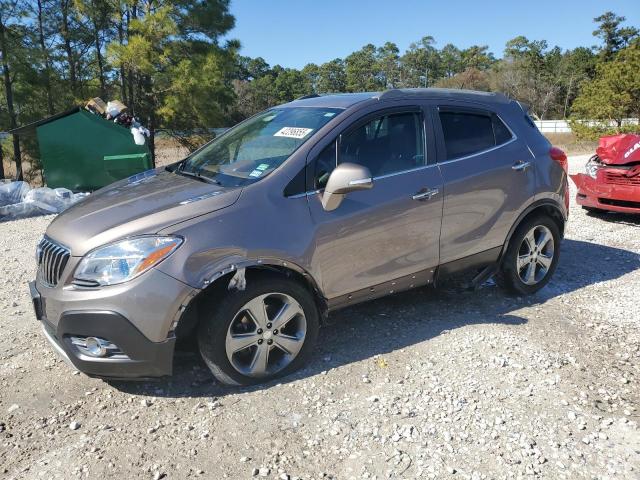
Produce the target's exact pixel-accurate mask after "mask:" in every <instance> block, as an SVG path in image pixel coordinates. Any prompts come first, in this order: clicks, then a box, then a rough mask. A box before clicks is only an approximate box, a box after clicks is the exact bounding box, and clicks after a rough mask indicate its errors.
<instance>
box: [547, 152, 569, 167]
mask: <svg viewBox="0 0 640 480" xmlns="http://www.w3.org/2000/svg"><path fill="white" fill-rule="evenodd" d="M549 156H550V157H551V158H552V159H554V160H555V161H556V162H558V163H559V164H560V166H561V167H562V169H563V170H564V171H565V172H568V171H569V160H568V159H567V154H566V153H564V151H562V150H561V149H559V148H558V147H551V150H549Z"/></svg>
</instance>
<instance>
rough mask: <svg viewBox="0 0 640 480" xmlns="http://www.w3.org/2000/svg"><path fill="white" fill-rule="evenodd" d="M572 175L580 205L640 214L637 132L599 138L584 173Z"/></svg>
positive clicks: (587, 208) (639, 137) (587, 207)
mask: <svg viewBox="0 0 640 480" xmlns="http://www.w3.org/2000/svg"><path fill="white" fill-rule="evenodd" d="M571 178H572V179H573V181H574V182H575V184H576V186H577V187H578V195H577V196H576V201H577V202H578V204H579V205H582V208H584V209H586V210H609V211H614V212H624V213H640V135H628V134H625V135H612V136H608V137H602V138H601V139H600V142H599V146H598V148H597V149H596V154H595V155H594V156H593V157H591V158H590V159H589V161H588V162H587V164H586V173H578V174H577V175H571Z"/></svg>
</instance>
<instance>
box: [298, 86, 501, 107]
mask: <svg viewBox="0 0 640 480" xmlns="http://www.w3.org/2000/svg"><path fill="white" fill-rule="evenodd" d="M390 98H424V99H428V98H449V99H458V100H469V101H483V102H489V103H509V102H510V101H511V100H510V99H508V98H507V97H506V96H504V95H503V94H502V93H494V92H478V91H475V90H460V89H453V88H397V89H391V90H385V91H384V92H361V93H338V94H334V93H330V94H322V95H307V96H305V97H301V98H299V99H298V100H294V101H293V102H290V103H288V104H287V105H289V106H296V107H334V108H348V107H350V106H352V105H355V104H356V103H360V102H364V101H366V100H373V99H375V100H386V99H390Z"/></svg>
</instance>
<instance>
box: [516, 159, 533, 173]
mask: <svg viewBox="0 0 640 480" xmlns="http://www.w3.org/2000/svg"><path fill="white" fill-rule="evenodd" d="M530 166H531V162H523V161H522V160H520V161H519V162H516V163H514V164H513V165H512V166H511V168H512V169H513V170H517V171H518V172H520V171H523V170H526V169H527V168H529V167H530Z"/></svg>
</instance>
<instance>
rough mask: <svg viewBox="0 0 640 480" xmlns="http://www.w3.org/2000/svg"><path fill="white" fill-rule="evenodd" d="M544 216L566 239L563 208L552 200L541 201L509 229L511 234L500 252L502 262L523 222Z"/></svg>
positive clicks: (534, 203) (524, 213)
mask: <svg viewBox="0 0 640 480" xmlns="http://www.w3.org/2000/svg"><path fill="white" fill-rule="evenodd" d="M540 214H544V215H547V216H549V217H550V218H551V219H552V220H553V221H554V222H555V223H556V225H557V226H558V229H559V230H560V236H561V237H564V227H565V223H566V216H565V214H564V212H563V210H562V207H560V205H558V203H557V202H555V201H554V200H551V199H541V200H537V201H535V202H533V203H532V204H531V205H529V206H528V207H527V208H526V209H525V210H524V211H523V212H522V213H521V214H520V215H519V216H518V219H517V220H516V221H515V222H514V223H513V225H512V226H511V228H510V229H509V233H508V235H507V238H506V240H505V242H504V245H503V246H502V251H501V252H500V260H501V259H502V257H503V255H504V253H505V252H506V251H507V248H508V247H509V242H510V241H511V237H512V236H513V234H514V232H515V231H516V229H517V228H518V227H519V226H520V225H521V224H522V222H525V221H527V220H528V219H529V218H531V217H533V216H535V215H540Z"/></svg>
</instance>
